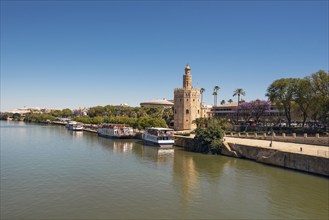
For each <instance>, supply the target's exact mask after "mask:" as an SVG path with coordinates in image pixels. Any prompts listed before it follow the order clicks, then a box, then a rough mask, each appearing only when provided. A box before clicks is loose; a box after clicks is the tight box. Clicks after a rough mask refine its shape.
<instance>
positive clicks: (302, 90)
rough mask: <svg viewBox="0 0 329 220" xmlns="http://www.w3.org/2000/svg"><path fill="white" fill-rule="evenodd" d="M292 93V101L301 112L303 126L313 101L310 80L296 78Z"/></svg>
mask: <svg viewBox="0 0 329 220" xmlns="http://www.w3.org/2000/svg"><path fill="white" fill-rule="evenodd" d="M294 93H295V94H294V101H295V103H296V104H297V105H298V109H299V110H300V112H301V113H302V117H303V127H304V125H305V122H306V120H307V117H308V114H309V113H310V112H309V110H310V108H311V106H312V104H313V103H314V101H313V100H314V99H313V98H314V93H313V92H312V85H311V81H310V80H309V79H308V78H305V79H297V80H296V86H295V89H294Z"/></svg>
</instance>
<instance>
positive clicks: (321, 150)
mask: <svg viewBox="0 0 329 220" xmlns="http://www.w3.org/2000/svg"><path fill="white" fill-rule="evenodd" d="M224 139H225V141H226V142H228V143H232V144H239V145H247V146H252V147H260V148H267V149H268V148H271V149H275V150H279V151H284V152H291V153H297V154H304V155H311V156H317V157H326V158H329V147H328V146H317V145H309V144H297V143H288V142H277V141H273V142H272V144H271V141H269V140H255V139H246V138H235V137H225V138H224Z"/></svg>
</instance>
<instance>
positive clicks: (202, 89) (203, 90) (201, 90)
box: [200, 88, 206, 104]
mask: <svg viewBox="0 0 329 220" xmlns="http://www.w3.org/2000/svg"><path fill="white" fill-rule="evenodd" d="M205 91H206V90H205V89H204V88H201V89H200V94H201V104H202V103H203V93H204V92H205Z"/></svg>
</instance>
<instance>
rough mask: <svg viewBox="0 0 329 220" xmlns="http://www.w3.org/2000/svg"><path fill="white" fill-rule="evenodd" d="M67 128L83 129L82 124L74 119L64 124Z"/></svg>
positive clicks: (72, 129)
mask: <svg viewBox="0 0 329 220" xmlns="http://www.w3.org/2000/svg"><path fill="white" fill-rule="evenodd" d="M66 127H67V129H68V130H71V131H82V130H83V126H82V124H81V123H78V122H76V121H70V122H69V123H68V124H67V125H66Z"/></svg>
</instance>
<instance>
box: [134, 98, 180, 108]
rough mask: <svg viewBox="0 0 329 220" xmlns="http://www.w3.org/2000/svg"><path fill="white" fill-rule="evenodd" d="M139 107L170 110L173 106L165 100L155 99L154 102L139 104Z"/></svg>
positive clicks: (172, 103)
mask: <svg viewBox="0 0 329 220" xmlns="http://www.w3.org/2000/svg"><path fill="white" fill-rule="evenodd" d="M140 106H141V107H146V106H151V107H153V106H156V107H157V106H159V107H165V108H171V107H173V106H174V102H173V101H170V100H167V99H155V100H148V101H144V102H141V103H140Z"/></svg>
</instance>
